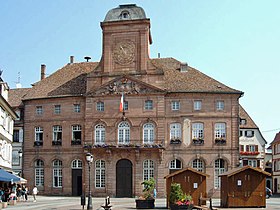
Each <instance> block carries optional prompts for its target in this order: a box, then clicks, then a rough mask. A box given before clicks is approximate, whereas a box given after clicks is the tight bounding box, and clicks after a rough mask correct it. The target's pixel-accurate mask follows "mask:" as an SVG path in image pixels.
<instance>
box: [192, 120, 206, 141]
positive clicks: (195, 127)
mask: <svg viewBox="0 0 280 210" xmlns="http://www.w3.org/2000/svg"><path fill="white" fill-rule="evenodd" d="M203 138H204V124H203V123H201V122H196V123H193V124H192V139H197V140H198V139H203Z"/></svg>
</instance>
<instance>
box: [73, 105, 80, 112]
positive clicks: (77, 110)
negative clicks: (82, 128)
mask: <svg viewBox="0 0 280 210" xmlns="http://www.w3.org/2000/svg"><path fill="white" fill-rule="evenodd" d="M74 112H76V113H80V112H81V105H80V104H74Z"/></svg>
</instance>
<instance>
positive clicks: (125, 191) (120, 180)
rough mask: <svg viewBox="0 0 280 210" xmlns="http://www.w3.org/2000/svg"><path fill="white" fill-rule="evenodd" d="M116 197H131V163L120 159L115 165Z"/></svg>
mask: <svg viewBox="0 0 280 210" xmlns="http://www.w3.org/2000/svg"><path fill="white" fill-rule="evenodd" d="M116 174H117V178H116V181H117V182H116V184H117V186H116V197H118V198H121V197H132V163H131V162H130V161H129V160H127V159H122V160H119V161H118V162H117V165H116Z"/></svg>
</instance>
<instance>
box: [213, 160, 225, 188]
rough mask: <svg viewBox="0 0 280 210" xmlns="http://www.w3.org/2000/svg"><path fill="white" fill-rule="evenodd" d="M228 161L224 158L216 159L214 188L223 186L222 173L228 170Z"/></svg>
mask: <svg viewBox="0 0 280 210" xmlns="http://www.w3.org/2000/svg"><path fill="white" fill-rule="evenodd" d="M226 171H227V169H226V161H225V160H224V159H217V160H215V166H214V188H215V189H220V187H221V177H219V175H221V174H222V173H224V172H226Z"/></svg>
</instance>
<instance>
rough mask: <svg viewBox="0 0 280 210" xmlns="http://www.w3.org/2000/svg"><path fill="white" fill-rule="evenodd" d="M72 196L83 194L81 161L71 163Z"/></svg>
mask: <svg viewBox="0 0 280 210" xmlns="http://www.w3.org/2000/svg"><path fill="white" fill-rule="evenodd" d="M71 168H72V195H74V196H80V195H82V193H83V178H82V173H83V169H82V168H83V162H82V161H81V160H73V161H72V165H71Z"/></svg>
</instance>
